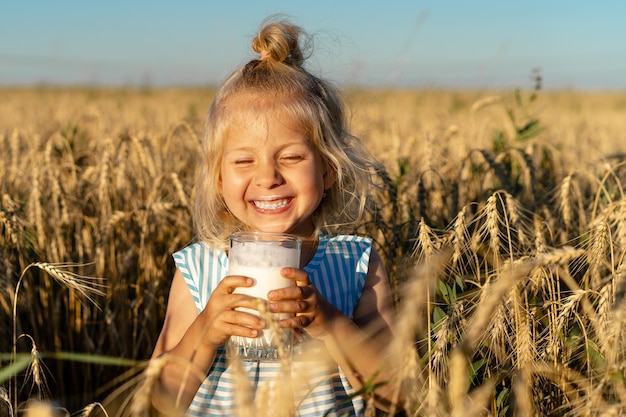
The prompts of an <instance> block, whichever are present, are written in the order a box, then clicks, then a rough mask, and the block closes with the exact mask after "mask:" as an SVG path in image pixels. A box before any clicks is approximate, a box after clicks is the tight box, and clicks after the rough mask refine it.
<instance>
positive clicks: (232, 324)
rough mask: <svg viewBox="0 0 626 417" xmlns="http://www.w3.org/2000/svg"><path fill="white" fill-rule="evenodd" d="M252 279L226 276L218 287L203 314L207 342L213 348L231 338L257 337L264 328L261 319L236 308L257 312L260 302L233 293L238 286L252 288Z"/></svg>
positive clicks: (263, 322)
mask: <svg viewBox="0 0 626 417" xmlns="http://www.w3.org/2000/svg"><path fill="white" fill-rule="evenodd" d="M253 284H254V281H253V280H252V279H251V278H247V277H242V276H239V275H231V276H227V277H225V278H224V279H223V280H222V281H221V282H220V283H219V284H218V285H217V287H216V288H215V290H214V291H213V293H212V294H211V298H209V302H208V303H207V305H206V307H205V308H204V310H203V311H202V315H204V316H205V317H206V320H207V322H208V323H209V328H208V329H207V331H206V336H205V338H204V341H205V342H206V343H210V344H211V345H213V346H214V347H218V346H220V345H223V344H224V343H225V342H226V339H228V337H229V336H244V337H257V336H258V335H259V330H262V329H264V328H265V321H264V320H263V319H262V318H261V317H257V316H256V315H254V314H250V313H247V312H245V311H237V310H235V308H239V307H242V308H248V309H253V310H258V304H259V299H257V298H254V297H250V296H248V295H244V294H233V291H234V290H235V288H237V287H251V286H252V285H253Z"/></svg>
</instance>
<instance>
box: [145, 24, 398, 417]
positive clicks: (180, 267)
mask: <svg viewBox="0 0 626 417" xmlns="http://www.w3.org/2000/svg"><path fill="white" fill-rule="evenodd" d="M302 35H303V33H302V32H301V30H300V28H298V27H297V26H294V25H291V24H289V23H286V22H273V23H267V24H265V25H264V26H263V27H262V28H261V29H260V31H259V33H258V35H257V36H256V38H255V39H254V40H253V42H252V47H253V49H254V50H255V51H256V52H257V53H259V54H260V57H259V59H254V60H252V61H250V62H248V63H247V64H246V65H243V66H242V67H241V68H239V69H238V70H236V71H235V72H234V73H233V74H232V75H231V76H230V77H229V78H228V79H227V80H226V82H225V83H224V85H223V86H222V87H221V88H220V90H219V91H218V92H217V94H216V97H215V99H214V101H213V103H212V105H211V108H210V110H209V113H208V116H207V123H206V129H205V133H204V137H203V147H204V152H205V154H204V160H203V162H204V163H203V166H202V171H201V173H200V176H199V180H198V184H197V200H196V207H195V213H194V215H195V218H194V221H195V227H196V232H197V237H198V242H197V243H195V244H192V245H190V246H188V247H186V248H184V249H183V250H181V251H179V252H177V253H175V254H174V259H175V261H176V266H177V270H176V273H175V275H174V279H173V282H172V288H171V292H170V296H169V301H168V307H167V313H166V317H165V322H164V324H163V329H162V332H161V334H160V336H159V339H158V341H157V344H156V348H155V350H154V354H153V358H157V357H159V356H161V355H163V354H167V355H168V358H169V359H168V360H167V361H164V363H165V365H164V367H163V369H162V373H161V376H160V380H159V383H158V387H157V388H158V389H157V390H155V391H154V392H155V393H154V395H153V404H154V406H155V408H156V409H157V410H158V411H160V412H161V413H163V414H166V415H171V414H172V413H173V412H181V411H185V412H187V413H188V415H237V414H240V413H242V408H241V402H238V400H237V395H236V390H237V389H241V384H240V383H239V380H238V377H239V375H241V372H242V368H243V372H245V373H246V374H247V375H248V380H249V385H250V386H251V387H252V388H251V390H252V396H253V397H254V395H255V394H258V395H257V396H259V395H260V394H259V391H260V390H261V389H262V388H261V387H262V385H263V383H264V382H268V381H269V382H271V381H276V380H277V379H278V378H279V377H280V374H279V372H280V364H279V363H267V362H261V363H258V362H250V363H249V362H244V363H242V364H238V365H237V364H229V363H228V361H227V360H226V359H225V352H224V343H225V342H226V340H227V339H228V337H229V336H232V335H238V336H245V337H256V336H257V335H258V334H259V331H260V330H262V329H264V328H266V327H267V326H268V323H266V322H265V321H264V319H263V318H262V317H257V316H256V315H254V314H249V313H247V312H245V311H240V310H239V309H238V310H236V308H240V307H241V308H247V309H258V308H259V305H258V304H257V303H258V300H255V299H253V298H252V297H249V296H245V295H242V294H233V290H234V289H235V288H237V287H248V286H251V285H252V280H251V279H250V278H247V277H243V276H226V271H227V265H228V257H227V253H226V246H227V242H228V236H229V235H230V234H231V233H232V232H234V231H237V230H258V231H265V232H284V233H290V234H293V235H297V236H299V237H300V238H301V239H302V240H303V246H302V259H301V265H300V267H301V269H295V268H283V269H282V272H281V273H282V275H283V276H284V277H285V278H288V279H292V280H294V281H295V283H296V286H294V287H288V288H283V289H279V290H274V291H270V292H269V294H268V299H269V301H268V302H267V304H266V307H267V309H268V310H269V311H271V312H274V313H293V314H292V315H291V316H290V317H291V318H289V319H285V320H281V321H280V323H279V325H280V326H281V327H283V328H301V329H302V331H303V333H304V334H303V335H302V336H303V337H301V338H300V339H299V343H298V345H296V346H295V347H294V350H295V351H296V352H295V353H294V355H293V360H292V375H293V376H292V378H291V379H292V380H293V381H294V394H293V395H294V400H295V402H294V404H292V405H291V406H287V409H288V408H290V407H291V408H293V409H295V411H294V414H295V415H299V416H305V415H306V416H309V415H310V416H322V415H332V416H335V415H336V416H340V415H362V414H363V413H364V408H365V405H364V400H363V398H362V397H361V396H359V395H355V394H356V393H357V391H358V390H359V389H361V388H362V387H363V386H364V384H365V383H366V382H367V383H368V384H371V383H372V382H374V383H378V382H384V381H386V380H388V379H389V374H390V373H391V367H390V366H389V364H388V363H386V360H385V359H386V358H384V357H383V349H382V346H383V345H384V344H385V343H388V342H389V338H390V337H391V335H392V328H391V326H392V302H391V297H390V290H389V284H388V279H387V275H386V272H385V270H384V268H383V265H382V262H381V258H380V257H379V255H378V254H377V252H376V251H375V250H374V247H373V246H372V241H371V239H369V238H364V237H359V236H348V235H340V236H331V235H330V234H326V233H324V232H323V230H329V226H330V225H337V224H342V223H345V222H348V221H354V220H356V219H357V218H358V216H359V215H360V214H361V213H362V212H363V210H364V205H365V200H366V196H367V193H368V191H369V189H370V186H371V178H370V173H371V172H372V170H373V169H375V168H376V163H375V162H373V161H372V160H371V159H370V158H369V157H368V154H367V152H366V151H365V149H364V148H363V146H362V145H361V144H360V142H359V141H358V140H357V139H356V138H354V137H352V136H351V135H350V134H349V133H348V132H347V129H346V125H345V120H344V113H343V107H342V104H341V102H340V100H339V99H338V97H337V95H336V93H335V90H334V89H333V88H332V87H331V86H330V85H329V84H328V83H326V82H325V81H323V80H321V79H319V78H317V77H315V76H313V75H312V74H311V73H309V72H308V71H307V70H305V69H304V68H303V66H302V65H303V62H304V55H303V53H302V50H301V48H300V45H299V39H300V38H301V37H302ZM305 343H306V345H304V344H305ZM299 346H306V347H303V348H301V349H298V347H299ZM298 351H302V352H303V353H302V354H300V355H299V354H298V353H297V352H298ZM312 351H315V352H317V356H318V357H319V356H321V357H322V359H316V358H313V356H314V355H313V354H312V353H310V352H312ZM320 352H321V354H320ZM324 356H325V357H327V358H330V359H331V360H330V361H325V360H323V357H324ZM235 368H236V369H235ZM198 375H200V376H201V377H198ZM295 382H298V383H297V384H296V383H295ZM295 385H298V386H297V387H295ZM279 388H281V389H284V387H277V386H276V385H274V386H273V388H271V390H273V391H274V392H275V391H276V390H277V389H279ZM392 391H393V390H392V388H391V387H390V386H389V385H384V384H383V385H382V387H381V388H378V389H377V390H376V391H375V392H374V395H373V397H372V398H373V399H374V400H375V401H376V404H377V405H378V406H380V407H384V406H385V405H386V404H388V401H389V400H390V399H391V398H393V395H392Z"/></svg>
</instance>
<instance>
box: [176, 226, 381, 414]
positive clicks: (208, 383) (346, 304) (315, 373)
mask: <svg viewBox="0 0 626 417" xmlns="http://www.w3.org/2000/svg"><path fill="white" fill-rule="evenodd" d="M371 248H372V241H371V239H369V238H364V237H359V236H352V235H339V236H333V237H330V236H327V235H324V234H322V235H321V236H320V241H319V245H318V248H317V251H316V253H315V255H314V257H313V259H312V260H311V261H310V262H309V264H308V265H307V266H306V267H305V268H304V270H305V271H306V272H307V273H308V274H309V277H310V279H311V282H312V283H313V285H315V287H316V288H317V289H318V290H319V291H320V293H321V294H322V295H323V296H324V298H325V299H326V300H328V301H329V302H330V303H332V304H333V305H334V306H335V307H336V308H337V309H339V310H340V311H342V312H343V313H344V314H345V315H346V316H348V317H350V318H352V316H353V312H354V309H355V307H356V305H357V303H358V301H359V298H360V296H361V293H362V290H363V285H364V284H365V279H366V277H367V271H368V265H369V259H370V253H371ZM173 257H174V261H175V263H176V266H177V268H178V269H179V270H180V272H181V273H182V275H183V277H184V279H185V282H186V283H187V286H188V288H189V291H190V292H191V295H192V297H193V299H194V302H195V304H196V308H197V309H198V312H200V311H202V309H204V307H205V306H206V304H207V302H208V300H209V297H210V295H211V292H212V291H213V290H214V289H215V287H216V286H217V284H218V283H219V281H220V280H221V279H223V278H224V277H225V276H226V272H227V270H228V257H227V256H226V253H225V252H224V251H222V250H216V249H213V248H211V247H210V246H208V245H206V244H204V243H201V242H199V243H194V244H192V245H190V246H187V247H185V248H184V249H182V250H180V251H178V252H176V253H174V255H173ZM305 339H307V338H306V337H301V338H299V339H298V343H297V344H296V345H295V346H294V348H293V350H294V353H293V360H292V365H291V381H297V382H298V383H297V384H296V383H295V382H293V383H292V387H290V391H289V392H290V393H291V394H290V395H292V396H293V397H294V404H295V405H294V408H295V407H297V409H296V410H295V412H294V414H293V415H295V416H299V417H309V416H310V417H319V416H360V415H362V414H363V412H364V402H363V399H362V398H361V397H360V396H355V395H354V394H355V391H354V389H353V388H352V387H351V386H350V383H349V382H348V379H347V378H346V376H345V375H344V373H343V372H342V370H341V369H340V368H338V367H337V365H336V364H335V363H332V361H330V362H329V361H328V360H319V361H318V360H315V359H311V358H310V357H309V355H308V354H307V355H306V357H305V355H303V356H302V358H301V360H299V359H298V351H299V346H301V345H300V343H306V341H303V340H305ZM309 343H312V344H315V343H316V341H314V340H311V339H309ZM317 343H318V344H319V345H321V348H322V349H323V344H321V343H320V342H317ZM318 347H319V346H318ZM307 352H309V350H308V349H307ZM241 367H243V368H244V369H245V372H246V373H247V375H248V385H249V387H251V395H252V396H255V395H256V396H257V397H261V396H263V398H257V399H256V403H257V404H258V403H259V402H262V401H267V400H264V398H266V397H268V395H269V396H270V397H271V394H272V393H277V392H278V394H277V395H281V398H284V396H283V395H282V394H281V392H283V391H282V390H284V389H285V387H284V386H280V387H277V386H276V385H272V384H277V383H280V382H284V381H285V380H289V378H281V375H283V374H281V372H282V371H281V368H280V363H273V362H243V363H242V366H241ZM232 368H234V366H229V364H228V362H227V360H226V357H225V352H224V350H223V349H221V348H220V349H219V350H218V352H217V356H216V358H215V361H214V362H213V365H212V367H211V369H210V370H209V372H208V374H207V377H206V379H205V380H204V382H203V383H202V384H201V386H200V388H199V389H198V392H197V393H196V395H195V397H194V399H193V400H192V402H191V405H190V406H189V409H188V411H187V415H189V416H235V415H238V412H237V410H238V406H237V404H238V400H237V399H236V398H235V394H234V393H235V392H236V390H237V387H238V386H239V387H240V386H241V381H239V380H238V375H241V371H240V370H239V371H236V370H235V369H232ZM264 384H265V385H264ZM296 385H297V386H296ZM250 400H251V401H255V399H254V398H252V399H250ZM269 401H270V403H272V402H273V401H279V399H275V400H269Z"/></svg>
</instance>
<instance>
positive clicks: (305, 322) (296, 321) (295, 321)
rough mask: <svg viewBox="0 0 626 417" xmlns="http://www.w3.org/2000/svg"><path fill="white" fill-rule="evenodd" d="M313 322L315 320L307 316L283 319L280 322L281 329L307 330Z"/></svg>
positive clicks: (301, 315)
mask: <svg viewBox="0 0 626 417" xmlns="http://www.w3.org/2000/svg"><path fill="white" fill-rule="evenodd" d="M312 322H313V318H311V317H309V316H308V315H306V314H298V315H296V316H294V317H290V318H288V319H282V320H281V321H280V323H279V324H280V327H282V328H294V329H296V328H300V327H302V328H305V327H308V326H309V325H310V324H311V323H312Z"/></svg>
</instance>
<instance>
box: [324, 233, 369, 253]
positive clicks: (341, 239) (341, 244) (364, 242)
mask: <svg viewBox="0 0 626 417" xmlns="http://www.w3.org/2000/svg"><path fill="white" fill-rule="evenodd" d="M320 242H324V243H325V244H326V246H327V247H329V248H354V249H360V250H370V249H371V247H372V238H370V237H365V236H358V235H334V236H328V235H321V236H320Z"/></svg>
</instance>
